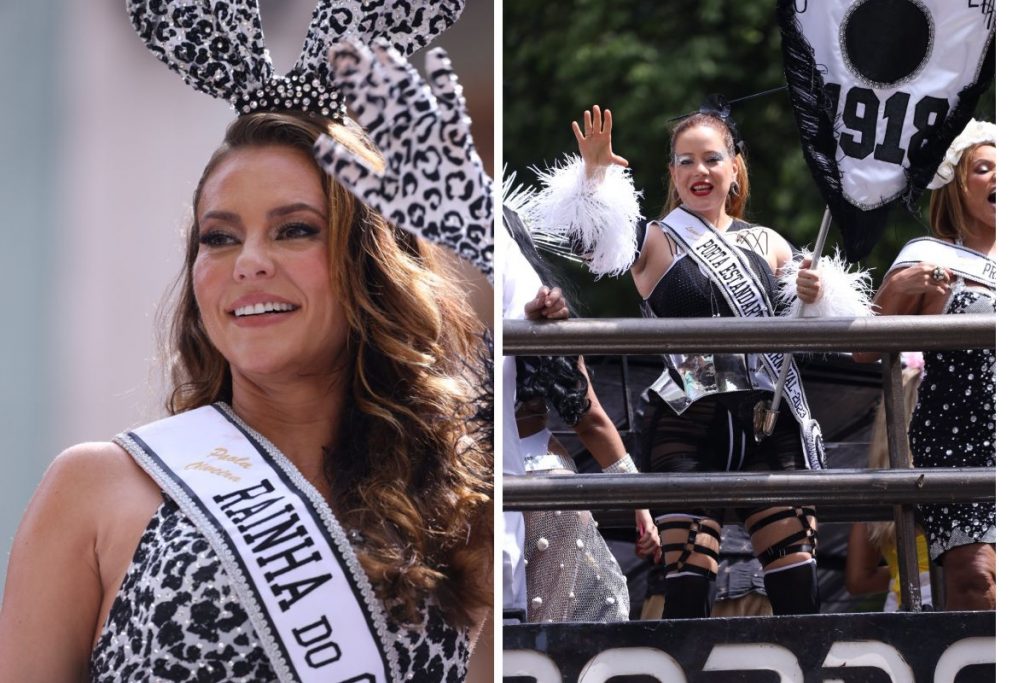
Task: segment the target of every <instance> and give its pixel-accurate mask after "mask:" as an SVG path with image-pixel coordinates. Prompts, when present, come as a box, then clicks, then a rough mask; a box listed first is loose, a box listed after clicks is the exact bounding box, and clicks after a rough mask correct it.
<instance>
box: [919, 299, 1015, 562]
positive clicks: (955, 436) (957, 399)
mask: <svg viewBox="0 0 1024 683" xmlns="http://www.w3.org/2000/svg"><path fill="white" fill-rule="evenodd" d="M995 310H996V295H995V292H992V291H990V290H988V289H981V288H975V287H966V286H964V285H963V282H962V281H958V282H957V284H956V285H955V286H954V288H953V292H952V293H951V294H950V297H949V301H948V303H947V304H946V310H945V313H952V314H970V313H995ZM924 361H925V370H924V377H923V379H922V381H921V388H920V389H919V390H918V398H917V407H916V408H915V409H914V416H913V419H912V421H911V423H910V450H911V452H912V453H913V454H914V466H915V467H995V464H996V431H995V430H996V380H995V371H996V352H995V350H994V349H965V350H958V351H927V352H925V354H924ZM918 518H919V521H920V523H921V525H922V526H923V527H924V528H925V531H926V532H927V534H928V550H929V554H930V555H931V557H932V559H933V560H935V559H937V558H938V557H939V556H940V555H942V553H944V552H946V551H947V550H951V549H952V548H956V547H959V546H963V545H969V544H971V543H995V542H996V509H995V504H994V503H965V504H958V505H951V504H929V505H920V506H918Z"/></svg>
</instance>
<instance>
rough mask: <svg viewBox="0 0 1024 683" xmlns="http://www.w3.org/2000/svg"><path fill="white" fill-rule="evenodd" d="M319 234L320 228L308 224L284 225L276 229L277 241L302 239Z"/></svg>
mask: <svg viewBox="0 0 1024 683" xmlns="http://www.w3.org/2000/svg"><path fill="white" fill-rule="evenodd" d="M319 234H320V228H318V227H317V226H315V225H310V224H309V223H286V224H285V225H282V226H281V227H279V228H278V229H277V234H276V237H277V239H284V240H290V239H302V238H303V237H316V236H317V235H319Z"/></svg>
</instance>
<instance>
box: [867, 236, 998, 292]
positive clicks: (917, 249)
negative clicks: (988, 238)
mask: <svg viewBox="0 0 1024 683" xmlns="http://www.w3.org/2000/svg"><path fill="white" fill-rule="evenodd" d="M915 263H934V264H935V265H937V266H940V267H942V268H944V269H946V270H949V271H952V272H953V273H955V274H956V275H957V276H959V277H961V278H963V279H965V280H973V281H974V282H980V283H981V284H983V285H985V286H986V287H990V288H992V289H995V288H996V261H995V259H993V258H989V257H988V256H986V255H985V254H982V253H981V252H978V251H974V250H973V249H968V248H967V247H965V246H962V245H959V244H953V243H952V242H944V241H942V240H938V239H935V238H934V237H918V238H917V239H913V240H910V241H909V242H907V243H906V244H905V245H904V246H903V248H902V249H900V253H899V254H898V255H897V256H896V260H895V261H893V264H892V265H891V266H889V271H888V272H887V273H886V275H888V274H889V273H891V272H892V271H894V270H899V269H900V268H907V267H909V266H912V265H914V264H915Z"/></svg>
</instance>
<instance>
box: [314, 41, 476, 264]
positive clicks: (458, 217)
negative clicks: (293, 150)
mask: <svg viewBox="0 0 1024 683" xmlns="http://www.w3.org/2000/svg"><path fill="white" fill-rule="evenodd" d="M330 63H331V68H332V74H333V79H334V84H335V85H336V86H337V87H338V88H339V89H340V90H341V92H344V93H345V94H346V98H347V100H348V106H349V114H351V115H354V117H355V118H356V119H357V120H358V121H359V122H360V123H361V124H362V125H363V127H364V128H365V129H366V131H367V133H368V134H369V136H370V137H371V139H373V141H374V143H376V145H377V147H378V148H379V149H380V150H381V152H382V154H383V155H384V161H385V168H384V169H383V170H382V171H381V170H375V169H373V168H370V167H369V166H368V165H367V164H366V162H364V161H363V160H361V159H358V158H356V157H355V156H353V155H352V154H351V153H350V152H349V151H348V150H346V149H345V148H344V147H342V146H341V145H340V144H339V143H338V142H337V141H335V140H334V139H332V138H330V137H329V136H327V135H321V136H320V139H319V140H317V142H316V146H315V150H314V153H315V155H316V157H317V160H318V161H319V163H320V165H321V166H322V167H323V168H324V169H325V170H326V171H327V172H328V173H330V174H331V175H332V176H334V178H336V179H337V181H338V182H339V183H341V184H342V185H343V186H345V187H346V188H348V189H349V190H350V191H351V192H352V193H353V194H354V195H356V197H358V198H359V199H360V200H362V201H363V202H364V203H366V204H367V205H369V206H370V207H372V208H373V209H375V210H377V211H378V212H380V213H381V215H383V216H384V217H385V218H387V219H388V220H389V221H391V222H392V223H393V224H394V225H396V226H398V227H400V228H403V229H405V230H407V231H409V232H411V233H413V234H415V235H419V236H421V237H423V238H425V239H428V240H430V241H432V242H435V243H437V244H440V245H442V246H444V247H447V248H448V249H450V250H452V251H454V252H455V253H456V254H458V255H459V256H461V257H463V258H465V259H467V260H468V261H470V262H471V263H472V264H473V265H474V266H476V267H477V268H478V269H479V270H480V271H481V272H482V273H483V274H484V275H486V276H487V278H488V280H491V281H493V265H492V260H493V250H494V231H493V225H494V202H493V198H492V195H491V185H492V181H491V179H490V177H488V175H487V173H486V171H485V170H484V166H483V163H482V162H481V161H480V156H479V155H478V154H477V152H476V148H475V147H474V145H473V137H472V135H471V134H470V119H469V116H468V115H467V113H466V101H465V99H464V98H463V96H462V86H461V85H460V84H459V81H458V78H457V77H456V75H455V72H454V71H452V66H451V61H450V60H449V59H448V55H447V53H445V51H444V50H442V49H440V48H435V49H433V50H431V51H430V52H428V53H427V55H426V73H427V82H426V83H425V82H424V80H423V79H422V78H421V77H420V75H419V74H418V73H417V72H416V70H415V69H414V68H413V67H412V65H410V64H409V63H408V62H407V61H406V60H405V58H404V57H402V56H401V55H400V54H399V53H398V52H397V51H396V50H395V49H394V48H392V47H391V46H390V45H389V44H388V43H387V42H386V41H384V40H376V41H374V42H373V43H372V44H371V45H369V46H367V45H365V44H364V43H361V42H358V41H352V40H344V41H342V42H340V43H338V44H337V45H336V46H335V47H334V48H332V50H331V54H330Z"/></svg>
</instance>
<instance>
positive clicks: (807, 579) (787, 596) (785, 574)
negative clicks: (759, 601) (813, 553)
mask: <svg viewBox="0 0 1024 683" xmlns="http://www.w3.org/2000/svg"><path fill="white" fill-rule="evenodd" d="M764 587H765V590H766V591H768V600H770V601H771V603H772V612H774V613H775V614H817V613H818V610H819V607H820V603H819V600H818V565H817V563H816V562H814V560H811V561H810V562H805V563H804V564H795V565H793V566H791V567H785V568H783V569H779V570H776V571H773V572H771V573H766V574H765V575H764Z"/></svg>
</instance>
